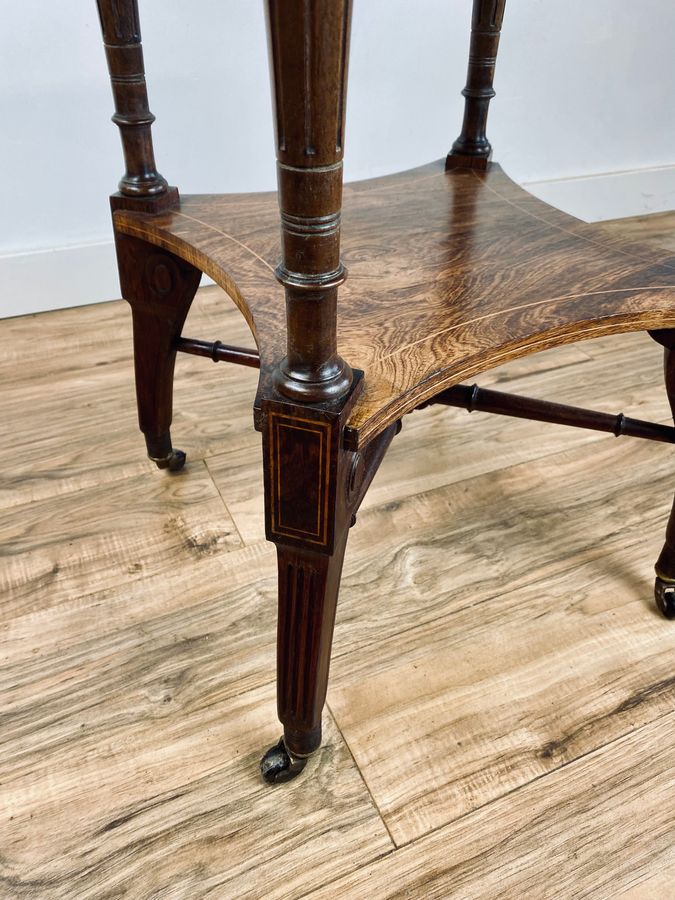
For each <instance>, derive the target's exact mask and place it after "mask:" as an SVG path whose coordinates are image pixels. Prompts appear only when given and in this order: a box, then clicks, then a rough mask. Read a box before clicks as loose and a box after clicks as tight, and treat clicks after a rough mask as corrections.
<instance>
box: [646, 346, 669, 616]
mask: <svg viewBox="0 0 675 900" xmlns="http://www.w3.org/2000/svg"><path fill="white" fill-rule="evenodd" d="M651 336H652V337H653V338H654V340H655V341H657V342H658V343H659V344H661V345H662V346H663V375H664V381H665V385H666V394H667V395H668V403H669V404H670V410H671V413H672V415H673V420H675V330H665V331H653V332H651ZM654 568H655V569H656V583H655V586H654V593H655V596H656V603H657V605H658V607H659V608H660V610H661V612H663V614H664V615H665V616H666V617H667V618H669V619H673V618H675V500H674V501H673V507H672V509H671V512H670V518H669V519H668V525H667V527H666V540H665V543H664V545H663V549H662V550H661V553H660V554H659V558H658V560H657V561H656V565H655V567H654Z"/></svg>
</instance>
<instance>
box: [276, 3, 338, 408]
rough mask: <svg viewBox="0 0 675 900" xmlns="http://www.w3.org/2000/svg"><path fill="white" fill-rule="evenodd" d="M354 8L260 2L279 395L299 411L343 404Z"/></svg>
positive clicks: (316, 4) (335, 4)
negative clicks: (271, 154) (279, 338)
mask: <svg viewBox="0 0 675 900" xmlns="http://www.w3.org/2000/svg"><path fill="white" fill-rule="evenodd" d="M351 5H352V4H351V0H313V2H311V3H310V2H307V0H267V13H268V32H269V46H270V55H271V69H272V81H273V84H274V95H275V108H276V132H277V166H278V177H279V206H280V209H281V263H280V265H279V266H278V267H277V269H276V276H277V278H278V279H279V281H280V282H281V284H283V286H284V288H285V290H286V319H287V331H286V336H287V341H286V356H285V358H284V359H283V360H282V361H280V362H279V364H278V367H277V368H276V369H275V376H274V382H275V385H276V387H277V389H278V390H279V391H280V392H281V393H282V394H284V395H285V396H287V397H291V398H293V399H296V400H300V401H304V402H322V401H324V400H329V399H336V398H339V397H343V396H344V395H345V394H346V393H347V391H348V390H349V385H350V383H351V371H350V369H349V366H348V365H347V364H346V363H345V362H344V360H343V359H341V358H340V356H339V355H338V352H337V289H338V286H339V285H340V284H342V282H343V281H344V279H345V269H344V266H343V265H342V263H341V261H340V207H341V204H342V156H343V146H344V120H345V93H346V90H347V59H348V46H349V28H350V20H351Z"/></svg>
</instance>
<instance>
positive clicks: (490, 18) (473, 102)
mask: <svg viewBox="0 0 675 900" xmlns="http://www.w3.org/2000/svg"><path fill="white" fill-rule="evenodd" d="M505 2H506V0H473V15H472V17H471V46H470V50H469V70H468V74H467V79H466V87H465V88H464V90H463V91H462V94H463V95H464V97H465V98H466V101H465V104H464V122H463V124H462V132H461V134H460V136H459V137H458V138H457V140H456V141H455V143H454V144H453V145H452V150H451V151H450V153H448V158H447V163H446V164H447V166H448V168H451V169H453V168H457V167H461V168H470V169H486V168H487V167H488V165H489V163H490V158H491V156H492V146H491V144H490V142H489V141H488V139H487V117H488V110H489V108H490V100H492V98H493V97H494V95H495V91H494V88H493V86H492V84H493V82H494V77H495V65H496V63H497V51H498V49H499V36H500V34H501V30H502V21H503V19H504V5H505Z"/></svg>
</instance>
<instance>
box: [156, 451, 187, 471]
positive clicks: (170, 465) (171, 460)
mask: <svg viewBox="0 0 675 900" xmlns="http://www.w3.org/2000/svg"><path fill="white" fill-rule="evenodd" d="M150 459H151V460H152V461H153V462H154V464H155V465H156V466H157V468H158V469H168V470H169V472H180V470H181V469H182V468H183V466H184V465H185V460H186V459H187V457H186V456H185V454H184V453H183V451H182V450H172V451H171V453H169V455H168V456H163V457H162V458H161V459H157V458H156V457H154V456H151V457H150Z"/></svg>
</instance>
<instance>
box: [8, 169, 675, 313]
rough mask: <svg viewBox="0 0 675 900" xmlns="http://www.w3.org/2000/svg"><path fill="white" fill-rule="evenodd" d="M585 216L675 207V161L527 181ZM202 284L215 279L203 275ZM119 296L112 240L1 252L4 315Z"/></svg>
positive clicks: (603, 217)
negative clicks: (624, 170)
mask: <svg viewBox="0 0 675 900" xmlns="http://www.w3.org/2000/svg"><path fill="white" fill-rule="evenodd" d="M523 186H524V187H525V188H527V190H529V191H531V192H532V193H533V194H534V195H535V196H536V197H540V198H541V199H542V200H545V201H546V202H547V203H551V204H552V205H553V206H556V207H558V208H559V209H562V210H564V211H565V212H567V213H570V214H571V215H573V216H577V217H578V218H579V219H583V220H584V221H586V222H598V221H603V220H607V219H620V218H624V217H626V216H640V215H647V214H649V213H656V212H664V211H666V210H670V209H675V166H664V167H660V168H652V169H636V170H632V171H627V172H608V173H605V174H600V175H587V176H583V177H575V178H560V179H554V180H550V181H536V182H529V183H527V182H525V183H524V185H523ZM202 284H212V282H211V280H210V279H208V278H206V277H205V278H204V279H203V280H202ZM119 296H120V289H119V282H118V280H117V269H116V267H115V250H114V246H113V243H112V241H103V242H98V243H91V244H79V245H74V246H66V247H55V248H53V249H49V250H37V251H28V252H25V253H16V254H10V255H6V256H0V319H2V318H7V317H9V316H21V315H27V314H29V313H35V312H42V311H44V310H48V309H63V308H65V307H69V306H83V305H85V304H88V303H100V302H101V301H104V300H114V299H117V298H118V297H119Z"/></svg>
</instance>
